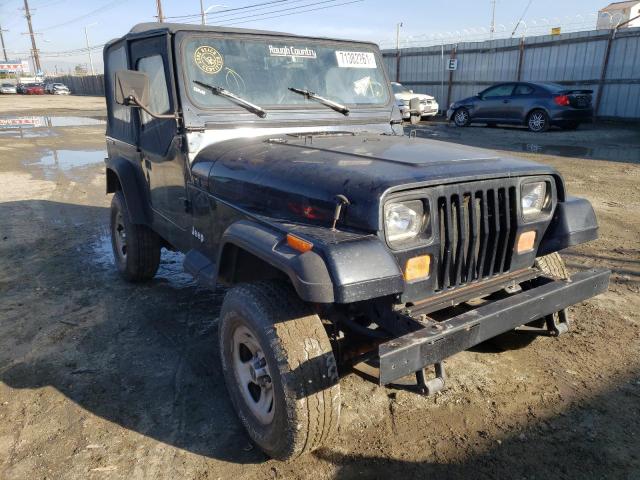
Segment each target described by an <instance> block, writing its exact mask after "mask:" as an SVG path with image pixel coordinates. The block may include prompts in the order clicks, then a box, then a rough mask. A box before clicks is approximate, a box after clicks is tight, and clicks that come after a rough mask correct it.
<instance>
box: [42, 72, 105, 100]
mask: <svg viewBox="0 0 640 480" xmlns="http://www.w3.org/2000/svg"><path fill="white" fill-rule="evenodd" d="M49 82H52V83H64V84H65V85H66V86H67V87H69V90H71V93H72V94H74V95H98V96H101V97H102V96H104V75H85V76H76V75H62V76H60V77H54V78H48V79H47V83H49Z"/></svg>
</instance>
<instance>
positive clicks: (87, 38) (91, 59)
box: [84, 22, 98, 75]
mask: <svg viewBox="0 0 640 480" xmlns="http://www.w3.org/2000/svg"><path fill="white" fill-rule="evenodd" d="M97 24H98V23H97V22H93V23H90V24H89V25H85V27H84V39H85V41H86V42H87V53H88V54H89V65H90V66H91V75H95V74H96V71H95V70H94V69H93V58H92V57H91V47H90V46H89V34H88V33H87V29H88V28H89V27H93V26H94V25H97Z"/></svg>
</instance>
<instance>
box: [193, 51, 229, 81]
mask: <svg viewBox="0 0 640 480" xmlns="http://www.w3.org/2000/svg"><path fill="white" fill-rule="evenodd" d="M193 61H194V62H195V64H196V65H197V66H198V68H200V70H202V71H203V72H204V73H208V74H209V75H215V74H216V73H218V72H219V71H220V70H222V66H223V65H224V59H223V58H222V55H221V54H220V52H219V51H218V50H216V49H215V48H213V47H209V46H208V45H202V46H201V47H198V48H196V51H195V52H194V54H193Z"/></svg>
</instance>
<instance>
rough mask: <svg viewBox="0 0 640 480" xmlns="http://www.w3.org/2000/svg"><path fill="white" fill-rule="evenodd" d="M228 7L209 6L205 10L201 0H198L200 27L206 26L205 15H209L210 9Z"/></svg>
mask: <svg viewBox="0 0 640 480" xmlns="http://www.w3.org/2000/svg"><path fill="white" fill-rule="evenodd" d="M228 6H229V5H211V6H209V7H207V8H206V9H205V8H204V2H203V0H200V18H201V21H202V25H206V24H207V13H209V10H211V9H212V8H220V7H228Z"/></svg>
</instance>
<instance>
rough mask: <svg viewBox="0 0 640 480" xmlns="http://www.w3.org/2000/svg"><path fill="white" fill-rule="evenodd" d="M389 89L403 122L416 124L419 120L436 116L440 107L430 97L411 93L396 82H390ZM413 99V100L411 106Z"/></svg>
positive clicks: (411, 91)
mask: <svg viewBox="0 0 640 480" xmlns="http://www.w3.org/2000/svg"><path fill="white" fill-rule="evenodd" d="M391 88H392V89H393V95H394V97H395V98H396V103H397V105H398V108H399V109H400V113H401V114H402V119H403V120H410V121H411V122H412V123H418V122H419V121H420V119H429V118H431V117H434V116H436V115H437V114H438V110H439V108H440V106H439V105H438V102H437V101H436V99H435V98H434V97H432V96H431V95H426V94H423V93H413V90H409V89H408V88H407V87H405V86H404V85H402V84H401V83H398V82H391ZM413 99H415V100H414V102H413V105H412V104H411V101H412V100H413Z"/></svg>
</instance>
